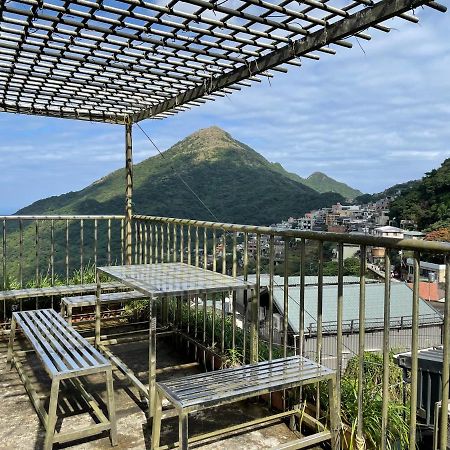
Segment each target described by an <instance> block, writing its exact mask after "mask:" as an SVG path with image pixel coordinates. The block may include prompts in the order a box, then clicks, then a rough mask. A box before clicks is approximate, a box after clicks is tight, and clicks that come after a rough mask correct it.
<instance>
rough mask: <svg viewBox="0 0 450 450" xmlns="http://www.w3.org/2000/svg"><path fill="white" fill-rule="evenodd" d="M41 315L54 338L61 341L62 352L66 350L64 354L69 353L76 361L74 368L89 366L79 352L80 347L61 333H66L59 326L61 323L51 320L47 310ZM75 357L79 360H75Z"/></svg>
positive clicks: (42, 320)
mask: <svg viewBox="0 0 450 450" xmlns="http://www.w3.org/2000/svg"><path fill="white" fill-rule="evenodd" d="M39 317H40V319H41V322H42V323H43V325H44V326H45V327H46V328H47V329H48V330H49V333H50V334H51V335H52V336H53V338H54V339H55V340H56V341H57V342H59V344H60V346H61V352H64V354H65V355H68V357H69V358H70V359H71V360H72V361H73V363H74V364H72V366H73V368H74V369H75V368H78V369H80V368H85V367H88V366H89V364H88V363H87V362H86V361H85V359H84V358H83V357H82V356H81V355H82V354H81V353H79V349H78V348H77V347H76V346H74V345H73V343H72V342H71V341H70V339H68V335H67V334H66V333H65V335H63V334H61V332H62V333H64V331H63V329H61V328H60V327H59V326H58V325H59V324H58V322H50V320H51V318H50V320H49V317H47V316H46V314H45V312H43V313H42V314H40V316H39ZM55 325H56V326H55ZM64 348H65V350H64ZM75 359H76V360H77V361H75Z"/></svg>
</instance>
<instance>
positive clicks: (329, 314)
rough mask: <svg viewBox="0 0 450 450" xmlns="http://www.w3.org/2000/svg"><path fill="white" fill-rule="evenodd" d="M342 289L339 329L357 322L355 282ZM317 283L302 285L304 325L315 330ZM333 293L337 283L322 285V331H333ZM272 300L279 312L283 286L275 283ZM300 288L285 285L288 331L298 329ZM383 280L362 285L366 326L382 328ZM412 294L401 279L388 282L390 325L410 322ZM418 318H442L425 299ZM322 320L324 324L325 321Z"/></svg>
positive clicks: (427, 321) (425, 321) (427, 320)
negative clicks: (364, 291) (341, 326)
mask: <svg viewBox="0 0 450 450" xmlns="http://www.w3.org/2000/svg"><path fill="white" fill-rule="evenodd" d="M343 290H344V310H343V319H342V323H343V329H344V331H345V330H349V329H350V328H351V327H352V325H353V329H354V328H357V327H358V323H359V285H358V284H346V285H344V287H343ZM317 295H318V288H317V286H307V287H305V316H304V317H305V322H304V323H305V329H312V330H315V329H316V327H317ZM337 297H338V286H337V285H328V286H324V288H323V313H322V320H323V323H324V332H329V333H334V332H335V331H336V324H337V321H336V320H337V319H336V317H337ZM273 299H274V302H275V304H276V306H277V308H278V310H279V311H280V313H281V314H283V311H284V288H283V286H276V287H274V290H273ZM299 299H300V288H299V287H292V288H289V304H288V307H289V326H290V328H291V330H292V331H294V332H295V333H298V331H299V316H300V304H299ZM383 300H384V283H374V284H368V285H367V286H366V298H365V304H366V309H365V312H366V328H381V329H382V328H383V327H384V325H383V321H384V303H383ZM412 304H413V294H412V290H411V289H410V288H409V287H408V286H407V285H406V284H404V283H392V284H391V302H390V317H391V326H393V327H395V326H398V325H399V323H400V322H401V321H402V322H403V323H404V324H405V325H406V324H407V323H410V322H411V318H412ZM419 321H420V323H421V324H431V323H442V321H443V318H442V316H441V314H439V313H438V312H437V311H436V310H435V309H434V308H433V307H431V306H430V305H429V304H428V303H427V302H425V301H423V300H420V302H419ZM325 324H326V325H325Z"/></svg>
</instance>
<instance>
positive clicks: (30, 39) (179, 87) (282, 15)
mask: <svg viewBox="0 0 450 450" xmlns="http://www.w3.org/2000/svg"><path fill="white" fill-rule="evenodd" d="M421 6H427V7H430V8H433V9H436V10H438V11H441V12H444V11H445V10H446V8H445V7H444V6H442V5H440V4H438V3H435V2H428V1H424V0H381V1H374V0H357V1H354V0H298V1H293V0H214V1H205V0H184V1H183V0H169V1H168V0H163V1H162V0H151V1H147V0H45V1H43V0H1V1H0V111H6V112H13V113H24V114H35V115H43V116H53V117H65V118H72V119H83V120H91V121H99V122H112V123H124V122H137V121H140V120H143V119H147V118H161V117H165V116H167V115H171V114H175V113H177V112H179V111H182V110H185V109H186V108H189V107H191V106H193V105H199V104H201V103H204V102H206V101H208V100H214V98H215V97H217V96H224V95H227V94H230V93H232V92H234V91H236V90H240V89H241V88H242V87H245V86H250V85H251V84H252V83H254V82H259V81H261V79H263V78H265V77H272V76H273V75H274V72H286V71H287V68H289V67H290V66H291V67H292V66H301V64H302V59H303V58H309V59H314V60H317V59H319V58H320V56H321V55H323V54H334V53H335V52H336V50H337V49H339V48H350V47H351V46H352V44H351V42H349V41H348V40H347V39H348V38H349V37H351V36H357V37H358V38H360V39H365V40H368V39H370V38H371V37H370V35H369V34H368V33H370V31H371V29H377V30H381V31H384V32H388V31H389V28H388V27H386V26H385V25H383V24H382V22H383V21H385V20H387V19H390V18H392V17H395V16H398V17H401V18H402V19H405V20H408V21H411V22H417V21H418V19H417V18H416V16H414V15H411V13H410V12H409V11H411V10H412V9H414V8H418V7H421Z"/></svg>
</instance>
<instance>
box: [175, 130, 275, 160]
mask: <svg viewBox="0 0 450 450" xmlns="http://www.w3.org/2000/svg"><path fill="white" fill-rule="evenodd" d="M166 154H167V156H169V157H172V158H178V157H188V158H189V159H190V161H191V162H193V163H199V162H203V161H210V162H212V161H217V160H224V161H228V162H230V163H231V162H233V163H234V164H236V163H237V164H250V165H254V164H268V162H267V161H266V160H265V159H264V158H263V157H262V156H261V155H260V154H259V153H257V152H255V151H254V150H253V149H251V148H250V147H248V146H247V145H245V144H243V143H241V142H239V141H237V140H236V139H233V137H232V136H231V135H230V134H229V133H227V132H226V131H224V130H223V129H222V128H220V127H218V126H211V127H208V128H202V129H200V130H198V131H196V132H194V133H192V134H190V135H189V136H188V137H186V138H184V139H183V140H182V141H180V142H178V143H177V144H175V145H174V146H173V147H171V148H170V149H169V150H167V152H166Z"/></svg>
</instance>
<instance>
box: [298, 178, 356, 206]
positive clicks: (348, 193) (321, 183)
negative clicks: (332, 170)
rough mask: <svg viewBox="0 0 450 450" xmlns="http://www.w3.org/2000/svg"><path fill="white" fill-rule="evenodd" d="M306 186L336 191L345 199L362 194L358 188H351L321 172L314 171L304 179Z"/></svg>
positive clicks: (324, 190)
mask: <svg viewBox="0 0 450 450" xmlns="http://www.w3.org/2000/svg"><path fill="white" fill-rule="evenodd" d="M304 184H306V186H309V187H310V188H312V189H314V190H315V191H317V192H336V193H338V194H340V195H342V197H344V198H345V199H347V200H353V199H354V198H355V197H358V196H359V195H362V192H361V191H359V190H358V189H353V188H352V187H350V186H348V185H347V184H345V183H341V182H339V181H336V180H334V179H333V178H330V177H329V176H328V175H325V174H324V173H322V172H314V173H313V174H311V175H310V176H309V177H308V178H306V180H305V181H304Z"/></svg>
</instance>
